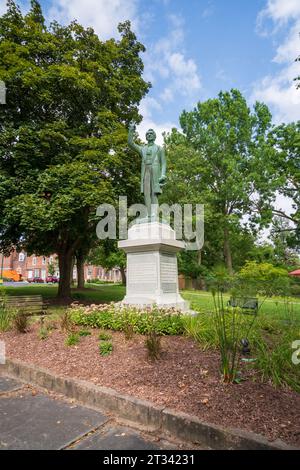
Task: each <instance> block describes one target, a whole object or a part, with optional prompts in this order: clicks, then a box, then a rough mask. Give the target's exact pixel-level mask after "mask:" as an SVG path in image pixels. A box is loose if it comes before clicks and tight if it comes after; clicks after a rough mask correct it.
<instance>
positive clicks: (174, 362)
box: [0, 324, 300, 446]
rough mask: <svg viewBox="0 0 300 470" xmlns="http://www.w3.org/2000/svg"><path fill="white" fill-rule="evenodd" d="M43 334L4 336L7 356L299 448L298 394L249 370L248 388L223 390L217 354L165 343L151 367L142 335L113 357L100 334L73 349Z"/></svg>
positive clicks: (120, 339)
mask: <svg viewBox="0 0 300 470" xmlns="http://www.w3.org/2000/svg"><path fill="white" fill-rule="evenodd" d="M38 329H39V327H38V325H37V324H35V325H32V326H31V327H30V331H29V332H28V333H26V334H20V333H16V332H14V331H8V332H6V333H0V339H1V340H4V341H5V344H6V352H7V356H8V357H9V358H12V359H19V360H22V361H25V362H28V363H31V364H36V365H38V366H41V367H45V368H47V369H49V370H52V371H53V372H55V373H57V374H60V375H65V376H69V377H75V378H79V379H82V380H87V381H89V382H92V383H94V384H98V385H103V386H106V387H111V388H113V389H115V390H118V391H120V392H124V393H127V394H129V395H133V396H136V397H138V398H141V399H146V400H150V401H152V402H154V403H157V404H159V405H164V406H167V407H170V408H174V409H176V410H180V411H183V412H186V413H189V414H193V415H196V416H198V417H199V418H200V419H201V420H203V421H206V422H209V423H214V424H219V425H223V426H227V427H234V428H240V429H245V430H248V431H253V432H256V433H258V434H262V435H264V436H266V437H267V438H268V439H269V440H275V439H277V438H280V439H282V440H283V441H285V442H287V443H290V444H292V445H296V446H300V395H299V394H297V393H296V392H293V391H290V390H285V389H275V388H274V387H273V386H272V385H271V384H268V383H261V381H260V380H259V376H258V375H256V374H255V373H254V372H253V371H251V372H250V371H247V370H244V373H243V375H244V376H246V377H247V380H246V381H244V382H242V383H240V384H230V385H227V384H224V383H222V381H221V379H220V373H219V356H218V354H217V353H216V352H213V351H201V350H200V349H199V348H198V346H197V344H196V343H195V342H194V341H193V340H191V339H189V338H186V337H182V336H169V337H163V338H162V348H163V354H162V357H161V359H159V360H158V361H155V362H151V361H149V360H148V359H147V353H146V349H145V345H144V343H145V338H144V337H143V336H140V335H135V336H134V338H133V339H131V340H129V341H126V340H125V338H124V334H123V333H119V332H112V333H111V334H112V337H113V348H114V349H113V352H112V354H111V355H109V356H106V357H101V356H100V354H99V339H98V335H99V331H98V330H93V331H92V335H91V336H86V337H81V339H80V343H79V344H78V345H76V346H72V347H70V346H66V345H65V339H66V334H65V333H63V332H61V331H60V329H54V330H52V332H51V333H50V334H49V337H48V338H47V339H45V340H40V339H39V338H38V334H37V333H38ZM243 367H244V369H245V368H246V366H245V365H243Z"/></svg>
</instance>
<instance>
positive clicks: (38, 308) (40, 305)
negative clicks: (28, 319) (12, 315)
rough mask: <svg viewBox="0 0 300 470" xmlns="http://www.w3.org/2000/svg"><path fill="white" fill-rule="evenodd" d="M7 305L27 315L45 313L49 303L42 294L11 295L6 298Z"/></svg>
mask: <svg viewBox="0 0 300 470" xmlns="http://www.w3.org/2000/svg"><path fill="white" fill-rule="evenodd" d="M4 304H5V307H6V308H8V309H11V310H16V311H22V312H24V313H26V314H27V315H45V314H46V310H47V304H46V303H45V302H44V301H43V297H42V296H41V295H11V296H8V297H6V298H5V301H4Z"/></svg>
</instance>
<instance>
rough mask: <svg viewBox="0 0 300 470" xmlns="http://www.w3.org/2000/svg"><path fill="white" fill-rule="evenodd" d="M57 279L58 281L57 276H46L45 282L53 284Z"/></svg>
mask: <svg viewBox="0 0 300 470" xmlns="http://www.w3.org/2000/svg"><path fill="white" fill-rule="evenodd" d="M58 281H59V279H58V277H57V276H47V277H46V282H47V284H51V283H52V284H54V283H56V282H58Z"/></svg>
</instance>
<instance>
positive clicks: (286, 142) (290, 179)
mask: <svg viewBox="0 0 300 470" xmlns="http://www.w3.org/2000/svg"><path fill="white" fill-rule="evenodd" d="M272 137H273V145H274V147H275V148H276V155H275V158H274V161H273V173H274V174H277V182H278V188H277V189H278V191H279V192H280V193H281V194H283V195H284V196H286V197H288V198H290V200H291V201H292V212H291V213H288V212H285V211H284V210H281V209H277V208H276V207H274V208H273V213H274V214H275V216H279V217H280V218H284V219H285V220H286V221H288V222H289V226H288V227H287V226H286V224H284V226H283V227H282V232H285V234H286V235H287V242H288V244H289V245H290V246H294V247H296V248H298V249H299V247H300V121H298V122H292V123H289V124H281V125H280V126H277V127H276V128H275V129H274V130H273V132H272ZM277 231H280V227H277Z"/></svg>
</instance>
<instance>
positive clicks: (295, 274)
mask: <svg viewBox="0 0 300 470" xmlns="http://www.w3.org/2000/svg"><path fill="white" fill-rule="evenodd" d="M289 275H290V276H300V269H296V270H295V271H291V272H290V273H289Z"/></svg>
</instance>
